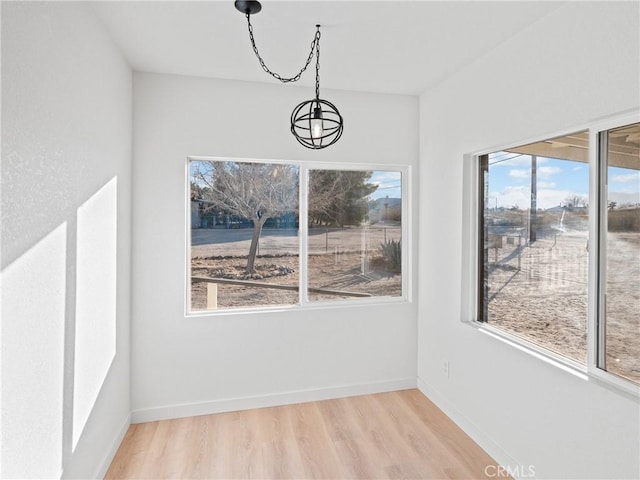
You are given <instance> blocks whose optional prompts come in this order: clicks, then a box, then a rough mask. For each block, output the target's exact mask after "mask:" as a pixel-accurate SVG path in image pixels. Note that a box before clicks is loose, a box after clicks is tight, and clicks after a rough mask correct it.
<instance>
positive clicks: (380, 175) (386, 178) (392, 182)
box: [369, 170, 402, 200]
mask: <svg viewBox="0 0 640 480" xmlns="http://www.w3.org/2000/svg"><path fill="white" fill-rule="evenodd" d="M369 183H373V184H375V185H378V189H377V190H376V191H375V192H373V193H372V194H371V195H369V198H370V199H371V200H376V199H378V198H384V197H387V196H388V197H389V198H402V194H401V183H402V174H401V173H400V172H385V171H382V170H376V171H374V172H373V175H372V176H371V178H370V179H369Z"/></svg>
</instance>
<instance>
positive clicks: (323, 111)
mask: <svg viewBox="0 0 640 480" xmlns="http://www.w3.org/2000/svg"><path fill="white" fill-rule="evenodd" d="M235 7H236V9H237V10H238V11H240V12H241V13H243V14H244V15H245V16H246V18H247V25H248V28H249V40H250V41H251V47H252V48H253V52H254V53H255V54H256V57H257V58H258V61H259V62H260V66H261V67H262V69H263V70H264V71H265V72H267V73H268V74H269V75H271V76H272V77H273V78H275V79H277V80H279V81H281V82H282V83H290V82H297V81H298V80H300V77H301V76H302V74H303V73H304V71H305V70H306V69H307V67H308V66H309V64H310V63H311V60H313V57H314V55H315V57H316V96H315V98H313V99H311V100H306V101H304V102H302V103H300V104H298V105H297V106H296V107H295V108H294V109H293V112H292V113H291V133H292V134H293V136H294V137H295V138H296V140H297V141H298V142H300V144H301V145H303V146H305V147H307V148H311V149H314V150H318V149H321V148H326V147H328V146H329V145H333V144H334V143H336V142H337V141H338V140H339V139H340V137H341V136H342V130H343V127H344V120H343V118H342V115H340V112H339V111H338V109H337V108H336V106H335V105H334V104H333V103H331V102H329V101H327V100H324V99H322V98H320V25H316V34H315V36H314V37H313V42H311V51H310V52H309V56H308V57H307V61H306V63H305V64H304V66H303V67H302V68H301V69H300V71H299V72H298V73H297V74H296V75H295V76H293V77H290V78H285V77H282V76H281V75H279V74H278V73H275V72H272V71H271V70H270V69H269V67H267V66H266V64H265V63H264V60H263V59H262V57H261V56H260V53H259V52H258V47H256V42H255V38H254V36H253V26H252V25H251V15H255V14H256V13H258V12H260V10H262V5H260V2H258V1H255V0H236V1H235Z"/></svg>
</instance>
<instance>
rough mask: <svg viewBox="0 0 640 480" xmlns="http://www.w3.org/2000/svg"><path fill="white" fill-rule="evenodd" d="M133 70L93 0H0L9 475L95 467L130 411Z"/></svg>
mask: <svg viewBox="0 0 640 480" xmlns="http://www.w3.org/2000/svg"><path fill="white" fill-rule="evenodd" d="M131 83H132V78H131V70H130V68H129V67H128V65H127V64H126V62H125V61H124V60H123V58H122V57H121V55H120V54H119V52H117V51H116V49H115V48H114V46H113V43H112V42H111V40H110V39H109V38H108V36H107V35H106V33H105V31H104V29H103V28H102V25H101V24H100V23H99V22H98V21H97V20H96V18H95V16H94V15H93V13H92V11H91V10H90V7H88V6H87V5H86V4H81V3H67V2H42V3H30V2H17V3H10V2H2V168H1V173H2V195H1V196H2V243H1V245H2V251H1V253H2V257H1V258H2V291H1V297H2V302H1V303H2V307H1V312H2V417H1V420H2V427H1V430H2V434H1V438H2V448H1V453H2V465H1V473H0V475H1V476H2V478H59V477H60V476H64V477H78V478H91V477H96V476H101V475H102V474H103V473H104V470H103V467H104V466H105V465H108V462H109V461H110V455H111V454H113V453H114V447H117V445H118V443H119V441H120V439H121V437H122V434H123V433H124V429H125V428H126V427H127V426H128V420H129V414H130V390H129V368H130V355H129V337H130V334H129V318H130V301H129V295H130V234H131V232H130V230H131V228H130V221H131V215H130V210H131V194H130V191H131V144H132V142H131V136H132V134H131V129H132V121H131V109H132V106H131V105H132V99H131V94H132V85H131Z"/></svg>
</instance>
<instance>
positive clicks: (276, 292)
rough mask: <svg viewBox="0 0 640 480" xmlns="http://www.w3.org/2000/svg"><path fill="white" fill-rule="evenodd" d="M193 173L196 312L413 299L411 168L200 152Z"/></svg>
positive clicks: (192, 297) (191, 307)
mask: <svg viewBox="0 0 640 480" xmlns="http://www.w3.org/2000/svg"><path fill="white" fill-rule="evenodd" d="M345 167H346V166H345ZM188 172H189V175H188V176H189V186H188V190H189V203H190V214H189V216H188V219H189V228H188V230H189V247H190V248H189V250H190V252H189V279H190V282H189V289H188V312H190V313H195V312H202V311H214V310H224V309H242V308H249V307H268V306H291V305H308V304H319V303H321V302H325V303H326V302H335V301H367V299H371V298H375V297H378V298H382V297H384V298H393V297H396V298H401V299H402V298H403V285H404V283H405V282H403V278H405V275H406V274H405V273H404V270H406V269H403V264H404V263H405V261H406V260H405V259H404V258H403V256H402V251H403V250H404V249H403V238H405V237H406V236H405V234H404V228H405V227H403V222H402V220H403V212H404V210H405V209H406V207H405V203H406V201H405V199H404V196H403V192H404V189H403V183H404V182H405V179H406V169H379V167H378V168H376V169H365V168H354V167H353V165H349V169H346V168H344V169H341V168H336V166H335V165H332V166H331V168H327V167H324V166H323V165H321V164H317V165H314V164H309V163H305V165H304V166H303V165H301V164H296V163H292V162H257V161H252V162H248V161H235V160H219V159H205V158H190V159H189V161H188ZM301 199H304V200H301ZM307 199H308V200H307Z"/></svg>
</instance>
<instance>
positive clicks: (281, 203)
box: [191, 161, 298, 274]
mask: <svg viewBox="0 0 640 480" xmlns="http://www.w3.org/2000/svg"><path fill="white" fill-rule="evenodd" d="M191 175H192V178H193V179H194V183H195V184H196V185H199V186H200V192H202V195H203V199H205V200H208V201H210V202H211V206H210V207H209V209H217V210H221V211H223V212H225V213H227V214H231V215H237V216H239V217H242V218H246V219H248V220H252V221H253V232H252V237H251V246H250V247H249V255H248V258H247V273H249V274H253V273H255V260H256V254H257V251H258V241H259V240H260V234H261V232H262V227H263V226H264V224H265V222H266V221H267V220H268V219H269V218H272V217H277V216H279V215H284V214H286V213H295V212H297V210H298V169H297V167H295V166H293V165H281V164H272V163H242V162H219V161H198V162H193V163H192V167H191Z"/></svg>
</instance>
